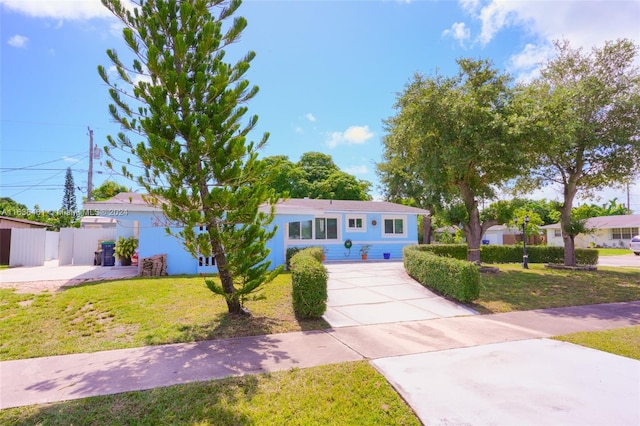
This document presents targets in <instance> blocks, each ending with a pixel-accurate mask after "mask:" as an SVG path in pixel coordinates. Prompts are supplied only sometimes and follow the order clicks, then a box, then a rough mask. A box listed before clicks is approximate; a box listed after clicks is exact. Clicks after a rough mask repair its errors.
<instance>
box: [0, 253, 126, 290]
mask: <svg viewBox="0 0 640 426" xmlns="http://www.w3.org/2000/svg"><path fill="white" fill-rule="evenodd" d="M137 275H138V267H137V266H92V265H76V266H74V265H65V266H58V261H57V260H50V261H46V262H45V263H44V265H43V266H32V267H19V268H8V269H0V287H5V288H7V287H8V288H15V289H16V290H17V291H18V292H21V291H22V292H36V293H37V292H40V291H46V290H50V291H55V290H57V289H59V288H60V287H64V286H70V285H76V284H80V283H83V282H87V281H101V280H112V279H120V278H130V277H135V276H137Z"/></svg>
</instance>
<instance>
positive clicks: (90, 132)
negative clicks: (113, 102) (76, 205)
mask: <svg viewBox="0 0 640 426" xmlns="http://www.w3.org/2000/svg"><path fill="white" fill-rule="evenodd" d="M87 129H88V130H89V178H88V179H87V201H91V190H92V189H93V188H92V182H91V180H92V178H93V130H91V127H88V126H87Z"/></svg>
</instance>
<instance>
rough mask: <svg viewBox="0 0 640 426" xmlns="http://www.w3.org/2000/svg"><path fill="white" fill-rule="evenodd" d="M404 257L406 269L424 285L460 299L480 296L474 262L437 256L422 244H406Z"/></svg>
mask: <svg viewBox="0 0 640 426" xmlns="http://www.w3.org/2000/svg"><path fill="white" fill-rule="evenodd" d="M465 247H466V246H465ZM465 252H466V249H465ZM403 256H404V268H405V270H406V271H407V273H408V274H409V275H411V276H412V277H413V278H414V279H416V280H417V281H418V282H420V283H421V284H422V285H423V286H425V287H428V288H431V289H433V290H435V291H437V292H438V293H440V294H443V295H445V296H447V297H451V298H452V299H455V300H459V301H460V302H471V301H473V300H475V299H477V298H478V297H479V296H480V272H479V271H478V267H477V266H476V265H475V264H474V263H471V262H467V261H466V260H458V259H453V258H450V257H442V256H438V255H436V254H434V253H432V252H431V251H430V250H422V249H421V246H406V247H405V248H404V250H403Z"/></svg>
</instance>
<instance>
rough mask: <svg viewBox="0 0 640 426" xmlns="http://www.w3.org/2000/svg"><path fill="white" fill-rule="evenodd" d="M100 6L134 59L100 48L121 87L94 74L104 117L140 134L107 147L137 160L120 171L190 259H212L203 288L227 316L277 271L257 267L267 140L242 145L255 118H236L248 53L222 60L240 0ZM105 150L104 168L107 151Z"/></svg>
mask: <svg viewBox="0 0 640 426" xmlns="http://www.w3.org/2000/svg"><path fill="white" fill-rule="evenodd" d="M102 2H103V4H104V5H105V6H106V7H107V8H108V9H109V10H110V11H111V12H112V13H113V14H114V15H115V16H116V17H117V18H118V19H120V20H121V21H122V23H123V24H124V26H125V28H124V29H123V32H122V33H123V37H124V40H125V42H126V44H127V46H128V47H129V48H130V49H131V50H132V52H133V53H134V55H135V58H134V60H133V63H132V65H131V66H130V67H127V66H125V65H124V63H123V62H122V61H121V60H120V58H119V57H118V55H117V53H116V52H115V51H114V50H108V51H107V55H108V56H109V58H110V59H111V61H112V62H113V64H114V65H115V68H116V71H117V75H118V77H119V78H120V79H121V80H122V82H123V83H124V85H120V84H116V83H114V82H112V77H111V76H110V75H109V74H108V72H107V70H106V69H105V68H104V67H102V66H100V67H99V68H98V71H99V73H100V76H101V77H102V79H103V80H104V81H105V82H106V83H107V85H108V86H109V87H110V89H109V93H110V95H111V98H112V100H113V104H112V105H110V106H109V110H110V113H111V115H112V117H113V118H114V119H115V120H116V122H118V123H119V124H120V125H121V127H122V128H123V129H124V130H126V131H128V132H129V133H133V134H134V135H136V136H137V137H139V138H140V139H139V140H137V141H132V140H130V139H129V137H128V136H127V134H125V133H120V134H119V135H118V136H117V137H116V138H113V137H111V136H109V137H108V141H109V145H110V147H111V148H120V149H122V150H123V151H124V152H125V153H126V154H128V156H129V158H131V157H133V158H134V159H137V163H138V165H139V166H141V167H140V170H142V172H140V174H136V175H134V174H133V173H132V172H131V171H130V170H129V169H128V168H127V167H126V166H125V167H123V169H122V173H123V174H124V175H125V176H127V177H130V178H132V179H135V180H136V181H137V183H138V184H139V185H140V186H142V187H143V188H145V190H146V191H147V192H148V193H149V194H150V196H149V200H150V202H156V203H159V204H160V205H161V206H162V210H163V212H164V215H165V216H166V217H167V219H169V220H170V221H172V222H174V223H175V222H178V223H181V224H183V225H184V228H183V229H182V230H181V231H179V232H177V233H176V234H175V235H176V236H177V237H178V238H180V239H182V241H183V243H184V246H185V248H186V249H187V250H188V251H189V252H190V253H191V254H192V255H193V256H194V257H197V256H200V255H204V256H210V255H213V257H214V258H215V262H216V266H217V268H218V274H219V278H220V281H221V288H220V287H217V286H215V285H214V286H209V287H210V288H211V289H212V290H213V291H215V292H217V293H221V294H224V296H225V298H226V301H227V307H228V309H229V312H230V313H242V312H243V309H242V304H243V301H244V300H245V298H246V296H247V294H248V293H249V292H253V291H257V290H258V288H259V286H260V285H261V284H264V283H266V282H269V281H271V280H272V279H273V278H274V277H275V276H276V275H277V274H278V272H279V269H275V270H273V271H271V272H269V271H268V269H269V266H270V265H269V263H268V262H267V261H266V257H267V255H268V253H269V250H268V249H267V247H266V242H267V241H268V240H269V239H270V238H271V237H272V236H273V233H274V232H275V230H274V229H272V230H270V229H268V225H269V224H270V222H271V221H272V220H273V214H274V210H273V207H271V208H268V207H266V208H263V207H261V206H263V205H269V204H271V205H272V206H273V204H274V203H275V201H276V199H275V197H274V196H273V192H272V191H271V189H270V187H269V185H268V184H269V183H268V182H265V181H263V180H262V177H263V176H264V175H265V170H264V169H265V165H264V163H263V162H261V161H259V160H258V158H257V156H258V151H259V150H260V148H262V147H263V146H264V144H265V143H266V141H267V138H268V135H267V134H265V135H264V136H263V138H262V139H261V140H260V142H258V143H253V142H248V141H247V136H248V134H249V133H250V131H251V130H252V129H253V128H254V127H255V125H256V123H257V117H256V116H253V117H250V118H249V120H248V122H247V123H244V124H243V123H242V121H241V119H242V117H243V116H244V115H245V113H246V112H247V107H246V106H245V104H246V103H247V102H248V101H249V100H250V99H251V98H253V97H254V96H255V95H256V93H257V92H258V88H257V87H250V85H249V82H248V81H247V80H246V79H244V74H245V73H246V72H247V70H248V69H249V64H250V62H251V61H252V60H253V58H254V56H255V53H253V52H249V53H247V54H246V55H245V56H243V57H241V58H240V59H239V60H238V61H237V62H236V63H235V64H232V63H227V62H225V61H224V58H225V49H226V48H227V47H228V46H229V45H230V44H231V43H234V42H235V41H237V40H238V39H239V38H240V34H241V33H242V31H243V29H244V28H245V27H246V25H247V22H246V20H245V19H244V18H242V17H236V18H235V19H234V20H233V22H232V23H227V20H228V19H229V18H230V17H231V16H232V15H233V14H234V13H235V12H236V11H237V10H238V8H239V7H240V5H241V1H240V0H230V1H222V0H188V1H187V0H185V1H175V0H147V1H142V0H141V1H139V2H134V5H135V6H136V7H135V9H134V10H130V9H127V8H125V7H124V6H123V4H122V3H121V2H120V0H102ZM214 14H216V15H214ZM127 88H130V89H131V90H127ZM129 102H133V104H130V103H129ZM105 151H106V152H107V154H108V155H110V156H111V160H110V161H109V162H108V165H109V166H111V167H113V162H112V160H114V159H115V155H114V154H113V153H112V152H111V151H110V150H109V147H107V148H106V149H105ZM129 161H130V160H129V159H128V160H127V163H128V162H129ZM167 230H168V231H169V232H170V230H169V229H168V228H167Z"/></svg>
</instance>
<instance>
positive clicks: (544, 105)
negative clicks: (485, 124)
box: [517, 40, 640, 266]
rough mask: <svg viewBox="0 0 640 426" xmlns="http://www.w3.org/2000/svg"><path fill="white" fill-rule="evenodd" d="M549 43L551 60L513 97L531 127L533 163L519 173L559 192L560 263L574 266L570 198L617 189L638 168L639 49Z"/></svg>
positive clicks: (627, 45) (611, 44)
mask: <svg viewBox="0 0 640 426" xmlns="http://www.w3.org/2000/svg"><path fill="white" fill-rule="evenodd" d="M555 46H556V57H555V58H554V59H552V60H551V61H549V62H548V63H547V64H546V65H545V66H544V67H543V68H542V70H541V75H540V77H539V78H537V79H535V80H534V81H532V82H531V83H530V84H529V85H527V86H526V87H524V88H523V90H521V92H520V94H519V96H518V102H517V103H518V108H519V110H520V111H521V112H522V115H523V116H525V117H526V118H527V119H528V120H529V125H530V126H531V127H530V132H529V135H530V137H529V139H528V140H529V142H530V145H529V148H528V152H529V153H530V157H531V163H532V164H534V167H532V168H530V169H527V170H523V173H522V174H523V175H526V180H527V181H528V182H529V183H531V182H533V183H535V184H538V185H546V184H557V185H559V186H560V187H561V188H562V190H563V202H562V205H561V206H560V221H561V224H562V228H563V231H564V232H563V238H564V248H565V259H564V261H565V264H566V265H570V266H573V265H575V244H574V238H575V235H576V234H575V232H574V231H575V230H576V229H580V227H579V226H575V225H576V223H575V222H576V220H575V218H572V209H573V203H574V199H575V197H576V195H577V194H578V193H580V194H581V195H582V196H583V197H584V196H588V195H590V194H592V193H593V192H594V191H596V190H599V189H601V188H603V187H606V186H611V185H615V184H623V183H625V182H627V181H628V180H629V179H630V178H631V177H633V176H638V173H639V170H640V168H639V167H638V164H639V159H640V73H639V71H638V67H637V66H636V65H635V61H636V60H637V57H638V46H637V45H636V44H634V43H633V42H631V41H629V40H618V41H615V42H607V43H605V44H604V46H602V47H594V48H593V49H592V50H591V51H590V52H583V51H582V50H581V49H573V48H571V46H570V45H569V43H568V42H566V41H559V42H556V44H555ZM572 230H574V231H572Z"/></svg>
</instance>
